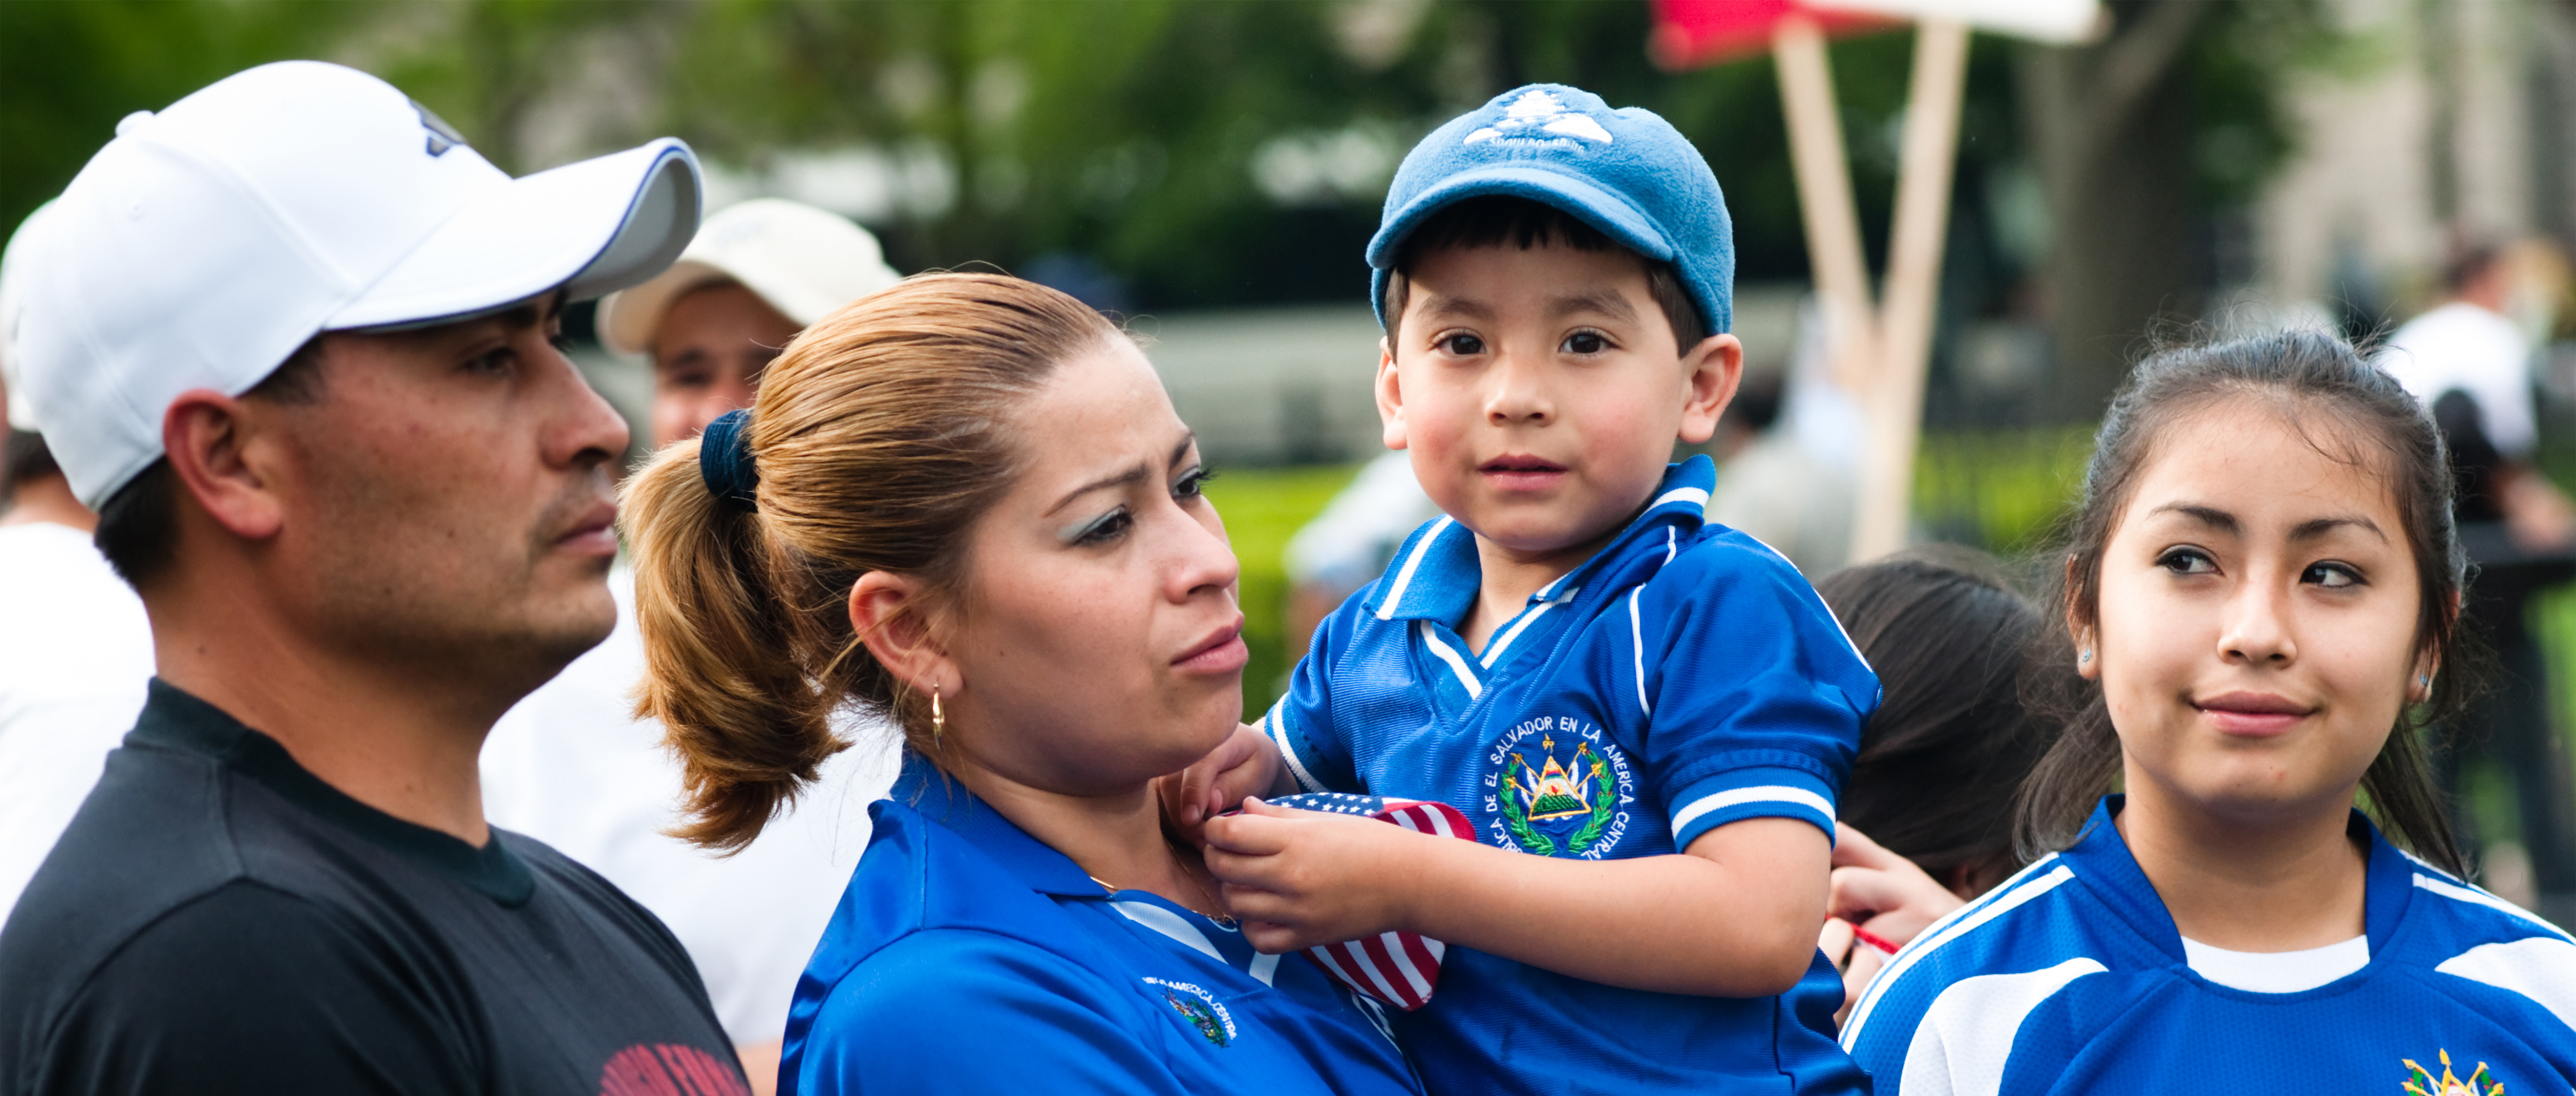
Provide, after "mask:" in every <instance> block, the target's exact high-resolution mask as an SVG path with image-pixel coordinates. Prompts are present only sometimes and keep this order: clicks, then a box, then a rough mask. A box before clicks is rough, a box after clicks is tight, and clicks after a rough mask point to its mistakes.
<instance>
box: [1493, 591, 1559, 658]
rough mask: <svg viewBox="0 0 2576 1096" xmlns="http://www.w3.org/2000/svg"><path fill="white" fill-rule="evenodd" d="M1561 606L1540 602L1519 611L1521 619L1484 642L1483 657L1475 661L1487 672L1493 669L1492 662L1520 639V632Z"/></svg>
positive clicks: (1555, 603)
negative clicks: (1504, 649) (1514, 641)
mask: <svg viewBox="0 0 2576 1096" xmlns="http://www.w3.org/2000/svg"><path fill="white" fill-rule="evenodd" d="M1562 604H1564V603H1563V602H1559V601H1542V602H1539V603H1538V604H1537V605H1534V606H1531V607H1530V608H1527V609H1523V610H1521V618H1520V619H1519V620H1517V621H1514V622H1513V623H1512V626H1511V627H1509V628H1505V629H1503V634H1501V635H1499V636H1495V637H1494V638H1493V639H1492V640H1489V641H1487V642H1486V644H1485V657H1483V658H1480V659H1477V660H1476V661H1477V662H1478V664H1480V665H1482V666H1484V667H1485V668H1486V669H1488V670H1490V669H1493V668H1494V660H1495V659H1497V658H1500V657H1502V653H1503V648H1506V647H1509V646H1511V645H1512V641H1513V640H1515V639H1519V638H1520V637H1521V632H1522V631H1524V630H1526V629H1528V628H1529V626H1530V622H1531V621H1534V620H1537V619H1538V618H1539V617H1540V616H1541V615H1542V614H1545V613H1546V612H1547V611H1548V610H1550V609H1553V608H1556V607H1557V606H1559V605H1562Z"/></svg>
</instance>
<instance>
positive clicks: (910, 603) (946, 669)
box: [850, 571, 966, 697]
mask: <svg viewBox="0 0 2576 1096" xmlns="http://www.w3.org/2000/svg"><path fill="white" fill-rule="evenodd" d="M930 610H931V606H930V605H929V603H928V599H927V597H926V596H925V592H924V590H923V587H922V585H921V583H920V581H919V580H916V579H913V578H911V577H909V576H905V575H896V574H889V573H887V572H884V571H870V572H868V573H866V574H864V575H860V576H859V581H858V584H857V585H855V586H852V587H850V628H851V630H852V631H853V632H855V633H856V634H857V635H858V637H859V642H861V643H865V644H867V647H868V653H869V654H870V655H873V656H875V657H876V660H877V665H880V666H883V667H885V668H886V672H887V673H891V674H893V675H894V676H895V679H896V680H898V681H901V682H903V683H904V684H905V685H906V686H908V687H910V688H911V689H912V690H913V691H915V692H921V693H929V692H937V693H940V694H942V695H944V696H949V697H954V696H956V695H958V694H959V693H961V692H964V691H965V688H966V680H965V675H963V674H961V673H959V672H958V670H957V664H956V663H955V662H954V661H951V660H950V659H949V657H948V652H947V650H946V649H944V648H942V647H941V646H940V645H939V641H938V638H937V637H936V636H933V635H932V634H931V628H930V616H931V612H930Z"/></svg>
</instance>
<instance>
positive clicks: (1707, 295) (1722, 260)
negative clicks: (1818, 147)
mask: <svg viewBox="0 0 2576 1096" xmlns="http://www.w3.org/2000/svg"><path fill="white" fill-rule="evenodd" d="M1485 194H1502V195H1508V196H1510V197H1514V198H1527V199H1529V200H1531V201H1534V202H1544V203H1546V204H1548V205H1552V206H1555V207H1556V208H1558V209H1562V210H1564V211H1566V212H1568V213H1571V214H1573V215H1575V216H1577V217H1580V218H1582V219H1583V221H1584V223H1585V224H1589V225H1591V226H1592V227H1594V228H1598V229H1600V230H1601V231H1602V232H1604V233H1606V234H1608V235H1609V237H1610V238H1611V239H1613V240H1617V241H1619V243H1621V244H1622V245H1625V246H1626V247H1628V248H1629V249H1630V250H1632V251H1635V252H1636V253H1637V254H1639V255H1643V256H1645V257H1647V258H1649V259H1653V260H1656V261H1658V262H1666V263H1671V264H1672V266H1673V270H1674V272H1675V273H1677V274H1679V275H1681V282H1682V288H1683V289H1684V290H1685V291H1687V292H1688V293H1689V294H1690V298H1691V300H1692V301H1693V302H1695V303H1697V304H1698V305H1699V312H1700V318H1701V319H1702V320H1705V321H1706V322H1707V324H1708V330H1709V333H1711V334H1722V333H1724V332H1726V331H1727V330H1729V329H1730V328H1731V327H1732V326H1733V324H1734V322H1735V228H1734V225H1733V224H1732V223H1731V222H1729V221H1728V220H1727V218H1726V198H1725V196H1724V195H1722V194H1720V193H1719V192H1718V189H1717V173H1716V172H1713V171H1710V170H1709V168H1708V161H1707V159H1705V158H1703V157H1702V156H1700V154H1699V149H1698V148H1697V147H1695V146H1693V145H1692V144H1691V143H1690V140H1689V139H1688V138H1686V137H1683V136H1682V134H1681V131H1680V130H1677V129H1674V128H1673V125H1672V123H1670V122H1667V121H1665V120H1664V119H1663V118H1662V116H1660V115H1657V114H1656V113H1655V112H1653V111H1651V110H1647V109H1645V108H1643V107H1626V108H1623V109H1620V110H1612V109H1610V105H1609V104H1608V103H1604V102H1602V101H1601V97H1600V96H1598V95H1594V94H1592V93H1591V92H1588V91H1585V90H1583V89H1582V88H1570V87H1566V86H1565V85H1563V84H1530V85H1528V86H1526V87H1519V88H1514V89H1512V90H1510V91H1506V92H1504V93H1502V94H1501V95H1497V96H1495V97H1494V99H1493V101H1492V102H1489V103H1486V104H1485V105H1484V106H1482V107H1479V108H1477V109H1475V110H1472V111H1469V112H1468V113H1466V114H1462V115H1459V116H1458V117H1456V118H1452V119H1450V120H1449V124H1447V125H1444V126H1441V127H1440V128H1439V129H1435V130H1433V131H1431V135H1430V136H1428V137H1425V138H1423V139H1422V143H1421V144H1418V145H1415V146H1413V151H1412V152H1409V153H1406V154H1405V157H1404V164H1403V166H1401V167H1398V168H1396V169H1395V182H1394V184H1393V185H1391V186H1389V187H1387V191H1386V213H1385V216H1384V218H1383V219H1382V220H1380V221H1379V222H1378V228H1377V235H1375V236H1372V237H1370V238H1369V245H1368V264H1369V267H1370V268H1371V271H1372V273H1371V274H1370V276H1369V307H1371V308H1374V309H1376V310H1377V321H1378V325H1379V326H1381V327H1383V326H1385V325H1386V275H1387V272H1388V271H1389V270H1392V269H1394V267H1395V253H1396V250H1397V245H1399V244H1401V243H1403V242H1404V237H1405V236H1406V235H1407V234H1409V233H1411V232H1412V231H1413V230H1414V228H1415V227H1416V226H1418V225H1420V224H1421V223H1422V222H1423V220H1424V219H1425V218H1427V217H1430V216H1431V215H1432V214H1434V213H1437V212H1439V211H1440V209H1441V208H1442V207H1444V206H1447V205H1449V204H1450V203H1452V202H1456V201H1458V200H1459V199H1461V198H1473V197H1477V196H1479V195H1485ZM1683 349H1685V350H1687V349H1689V348H1688V347H1684V348H1683Z"/></svg>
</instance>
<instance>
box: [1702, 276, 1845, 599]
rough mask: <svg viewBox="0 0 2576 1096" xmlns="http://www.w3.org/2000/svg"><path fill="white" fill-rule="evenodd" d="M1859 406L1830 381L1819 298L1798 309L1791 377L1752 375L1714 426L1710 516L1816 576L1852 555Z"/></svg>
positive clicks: (1828, 336)
mask: <svg viewBox="0 0 2576 1096" xmlns="http://www.w3.org/2000/svg"><path fill="white" fill-rule="evenodd" d="M1863 429H1864V427H1863V424H1862V422H1861V418H1860V410H1859V408H1858V407H1857V406H1856V405H1854V404H1853V402H1852V398H1851V396H1850V395H1849V394H1848V393H1846V392H1844V391H1843V389H1842V387H1841V386H1840V385H1838V384H1836V383H1834V380H1833V343H1832V336H1831V333H1830V331H1829V330H1828V328H1827V326H1826V324H1825V320H1824V311H1823V309H1822V308H1820V307H1819V306H1818V304H1817V302H1816V300H1815V298H1813V297H1809V298H1807V299H1806V300H1805V301H1803V302H1801V303H1800V304H1799V306H1798V335H1797V343H1796V344H1795V345H1794V346H1793V347H1791V348H1790V354H1789V368H1788V370H1787V372H1786V373H1785V375H1779V374H1775V375H1772V376H1767V377H1760V378H1756V377H1750V376H1748V377H1746V378H1745V381H1744V386H1743V387H1742V388H1741V389H1740V390H1738V391H1737V392H1736V395H1735V402H1734V403H1733V404H1730V405H1728V408H1727V414H1726V418H1724V419H1723V420H1720V421H1719V422H1718V424H1717V430H1718V434H1717V439H1716V444H1715V448H1714V450H1713V452H1712V454H1711V455H1712V456H1714V457H1715V458H1716V459H1717V462H1718V468H1717V489H1716V490H1714V491H1711V492H1709V496H1708V517H1709V520H1711V521H1714V522H1717V523H1719V524H1721V525H1725V526H1727V527H1728V528H1731V529H1739V530H1742V531H1743V532H1745V533H1746V534H1748V535H1750V536H1752V537H1753V539H1755V540H1759V541H1761V542H1762V543H1764V544H1767V545H1770V546H1771V550H1772V551H1775V552H1778V553H1780V554H1781V555H1783V556H1787V557H1788V558H1789V562H1790V563H1792V564H1795V565H1796V566H1797V568H1798V571H1799V572H1800V573H1801V574H1804V575H1806V576H1807V577H1808V578H1809V579H1810V580H1813V579H1814V578H1815V576H1818V575H1822V574H1826V573H1829V572H1831V571H1833V570H1834V569H1835V568H1838V567H1841V566H1842V565H1843V564H1844V563H1845V562H1847V561H1848V560H1850V559H1851V538H1852V515H1853V510H1854V508H1855V507H1857V506H1858V505H1859V503H1860V497H1859V492H1860V481H1859V479H1858V476H1857V473H1856V470H1855V464H1856V462H1857V461H1858V459H1859V457H1858V454H1859V453H1860V451H1861V448H1862V445H1861V441H1862V438H1861V433H1862V430H1863Z"/></svg>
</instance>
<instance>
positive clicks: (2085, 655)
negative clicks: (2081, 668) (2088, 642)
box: [2075, 647, 2093, 662]
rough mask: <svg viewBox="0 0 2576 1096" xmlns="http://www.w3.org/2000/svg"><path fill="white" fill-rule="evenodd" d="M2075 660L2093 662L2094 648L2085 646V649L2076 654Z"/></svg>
mask: <svg viewBox="0 0 2576 1096" xmlns="http://www.w3.org/2000/svg"><path fill="white" fill-rule="evenodd" d="M2075 661H2077V662H2091V661H2093V648H2091V647H2087V648H2085V649H2084V650H2082V651H2081V652H2078V653H2077V654H2076V656H2075Z"/></svg>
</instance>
